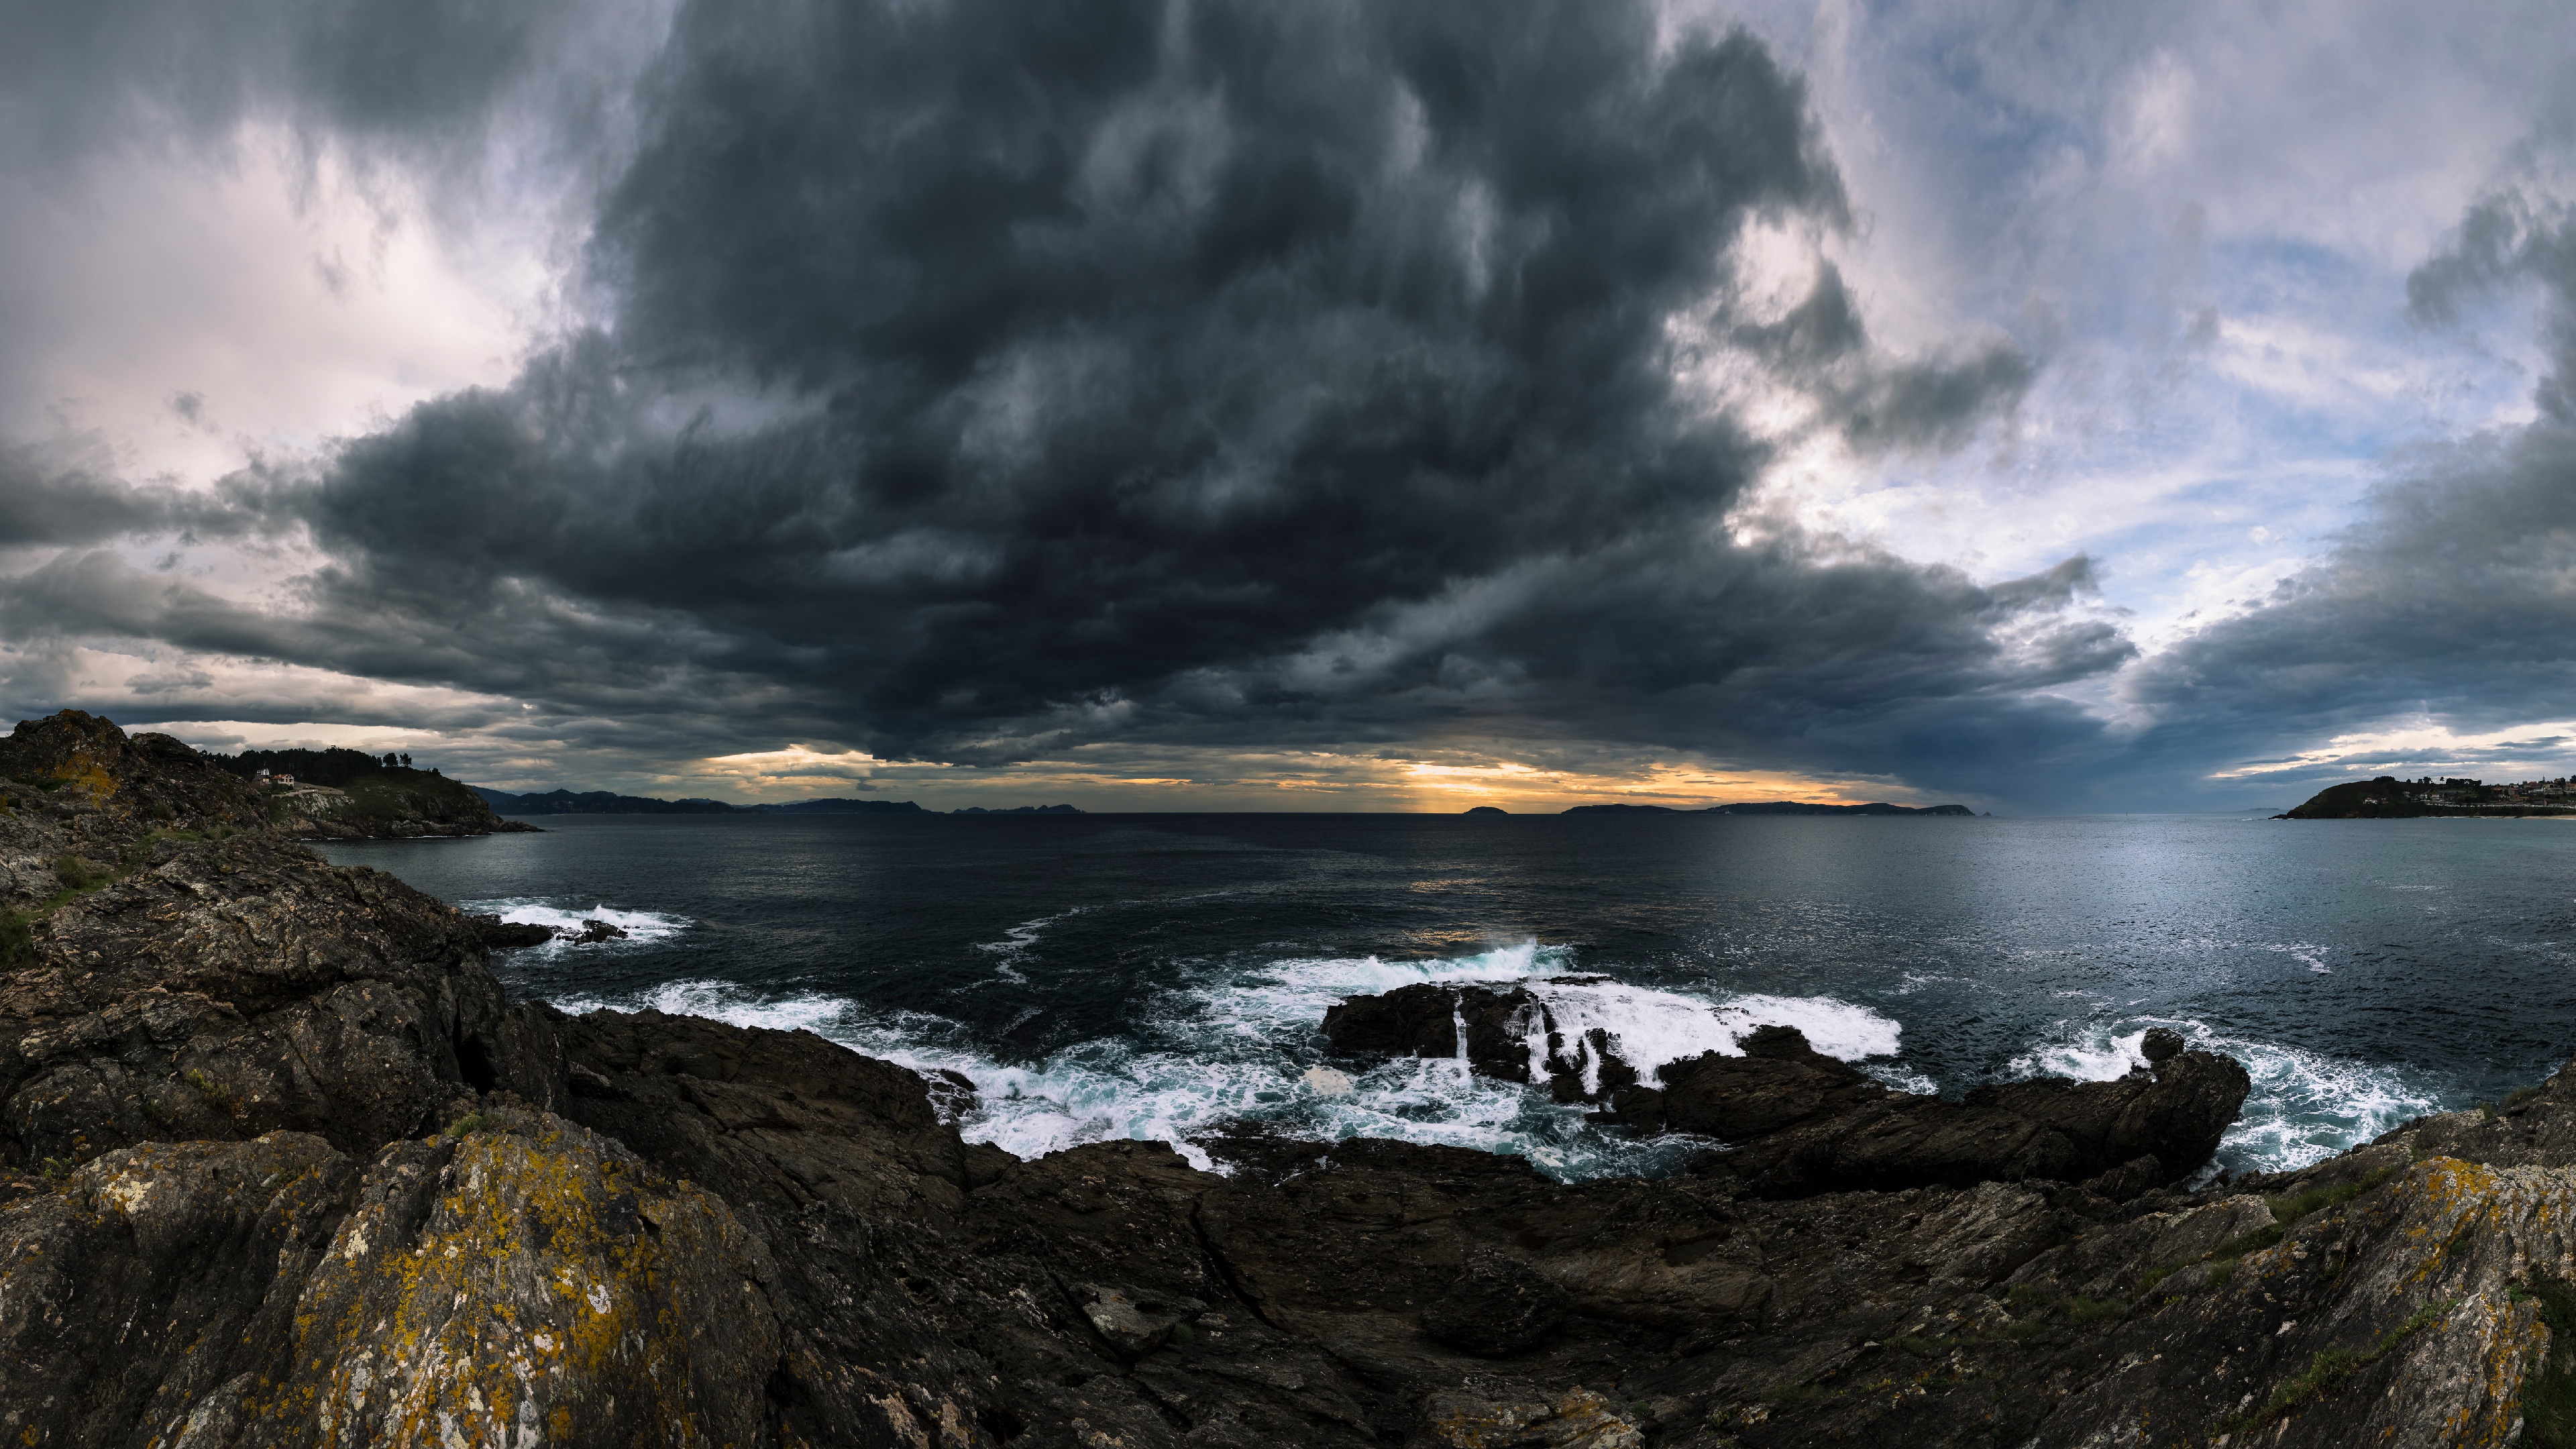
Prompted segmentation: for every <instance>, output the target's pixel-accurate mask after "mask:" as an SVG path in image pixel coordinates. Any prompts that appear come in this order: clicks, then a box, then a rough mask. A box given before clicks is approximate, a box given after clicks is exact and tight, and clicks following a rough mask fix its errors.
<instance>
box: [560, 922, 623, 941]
mask: <svg viewBox="0 0 2576 1449" xmlns="http://www.w3.org/2000/svg"><path fill="white" fill-rule="evenodd" d="M555 934H556V935H558V936H561V937H562V938H563V939H565V940H567V941H570V942H572V943H573V944H574V945H576V946H595V945H598V944H599V943H600V942H602V941H623V940H625V939H626V930H625V928H624V927H622V926H616V925H612V924H610V923H609V922H607V921H602V920H596V919H593V920H588V921H584V922H582V923H581V929H580V930H578V931H575V930H572V929H570V928H569V927H567V928H563V929H559V930H557V931H556V932H555Z"/></svg>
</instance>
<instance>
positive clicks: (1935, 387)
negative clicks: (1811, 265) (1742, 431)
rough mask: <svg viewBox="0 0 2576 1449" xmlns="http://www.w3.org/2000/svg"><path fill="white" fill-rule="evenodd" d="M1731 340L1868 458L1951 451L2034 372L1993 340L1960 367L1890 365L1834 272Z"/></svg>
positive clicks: (1821, 273) (2015, 398) (1935, 362)
mask: <svg viewBox="0 0 2576 1449" xmlns="http://www.w3.org/2000/svg"><path fill="white" fill-rule="evenodd" d="M1731 337H1732V340H1733V341H1734V342H1735V344H1736V345H1737V346H1739V347H1742V348H1744V349H1745V350H1747V351H1749V352H1752V353H1754V354H1755V355H1756V356H1759V357H1762V358H1764V359H1766V360H1767V361H1769V362H1770V363H1771V365H1772V366H1773V367H1774V368H1775V369H1776V370H1777V371H1778V372H1779V374H1780V375H1781V376H1782V377H1783V378H1784V379H1787V380H1791V381H1794V382H1796V383H1798V384H1799V385H1801V386H1802V387H1804V388H1805V389H1806V390H1807V391H1808V392H1809V393H1811V394H1812V395H1814V396H1815V397H1816V399H1817V400H1818V401H1819V402H1820V403H1822V404H1823V405H1824V409H1825V425H1826V426H1827V427H1829V428H1831V429H1832V430H1834V431H1836V432H1839V433H1840V434H1842V436H1843V437H1844V439H1845V440H1846V441H1848V442H1849V443H1851V444H1852V445H1853V446H1854V447H1856V448H1859V449H1861V450H1863V451H1865V452H1879V451H1886V450H1891V449H1903V448H1950V447H1956V446H1957V445H1958V444H1960V443H1962V442H1965V441H1966V440H1967V438H1968V437H1969V436H1970V435H1971V434H1973V433H1974V432H1975V430H1976V429H1977V427H1979V426H1980V425H1982V424H1983V423H1984V422H1985V421H1986V420H1988V419H1989V418H1991V417H1993V416H1994V415H1995V413H1996V412H1998V411H2000V410H2009V409H2010V408H2011V407H2013V406H2014V405H2015V404H2017V403H2019V402H2020V400H2021V398H2022V395H2023V394H2024V393H2025V392H2027V391H2028V390H2029V388H2030V384H2031V380H2032V378H2033V377H2034V376H2035V374H2036V368H2035V366H2034V364H2033V363H2032V361H2031V359H2030V358H2029V357H2028V356H2027V355H2026V354H2025V353H2023V351H2022V350H2021V349H2020V348H2019V347H2018V346H2016V345H2014V344H2013V343H2011V342H2009V341H2005V340H2001V339H1998V340H1996V341H1993V342H1990V343H1988V344H1987V345H1985V346H1984V347H1982V348H1978V349H1975V350H1973V351H1972V352H1970V353H1969V354H1968V355H1967V356H1965V357H1963V358H1935V359H1928V360H1916V361H1892V360H1890V359H1887V358H1884V357H1881V356H1878V355H1876V354H1875V353H1873V352H1872V351H1871V349H1870V346H1869V331H1868V328H1867V327H1866V326H1865V325H1864V324H1863V323H1862V321H1861V315H1860V307H1859V303H1858V301H1857V299H1855V298H1854V297H1853V296H1852V294H1851V289H1850V288H1849V287H1848V286H1846V285H1845V284H1844V282H1843V277H1842V272H1841V270H1840V269H1839V268H1837V267H1834V266H1832V265H1830V264H1829V265H1826V266H1823V267H1821V268H1819V269H1818V275H1817V278H1816V285H1815V287H1814V288H1813V289H1812V290H1811V291H1810V292H1809V293H1808V295H1807V296H1806V298H1805V299H1804V300H1802V301H1801V302H1800V303H1799V304H1798V305H1797V306H1795V307H1793V308H1791V309H1790V310H1789V311H1788V312H1787V313H1786V314H1785V315H1783V316H1781V317H1780V318H1779V319H1777V320H1776V321H1772V322H1767V323H1745V324H1739V325H1737V326H1736V327H1735V328H1734V329H1733V331H1732V333H1731Z"/></svg>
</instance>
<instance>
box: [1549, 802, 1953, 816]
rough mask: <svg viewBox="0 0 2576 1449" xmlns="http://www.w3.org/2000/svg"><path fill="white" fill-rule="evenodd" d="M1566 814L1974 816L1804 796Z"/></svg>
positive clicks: (1591, 808)
mask: <svg viewBox="0 0 2576 1449" xmlns="http://www.w3.org/2000/svg"><path fill="white" fill-rule="evenodd" d="M1563 813H1565V814H1567V815H1947V816H1974V815H1975V814H1976V813H1977V812H1976V811H1974V810H1971V809H1969V808H1968V807H1967V806H1965V805H1890V804H1887V803H1885V802H1884V801H1872V802H1870V803H1869V804H1867V805H1823V804H1817V803H1814V802H1811V801H1805V800H1763V801H1750V802H1746V803H1743V804H1736V805H1707V806H1702V807H1701V808H1699V809H1696V810H1693V809H1687V808H1683V807H1678V806H1672V805H1576V806H1574V807H1572V808H1570V809H1568V810H1566V811H1564V812H1563Z"/></svg>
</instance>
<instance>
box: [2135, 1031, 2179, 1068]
mask: <svg viewBox="0 0 2576 1449" xmlns="http://www.w3.org/2000/svg"><path fill="white" fill-rule="evenodd" d="M2183 1045H2184V1043H2183V1039H2182V1033H2181V1032H2178V1031H2176V1030H2174V1029H2173V1028H2172V1027H2169V1026H2151V1027H2149V1028H2147V1036H2146V1040H2145V1041H2144V1042H2142V1043H2141V1044H2140V1045H2139V1047H2138V1054H2139V1055H2141V1056H2143V1057H2145V1058H2146V1059H2147V1060H2148V1062H2149V1063H2155V1062H2160V1061H2163V1060H2164V1059H2165V1058H2167V1057H2176V1056H2180V1055H2182V1049H2183Z"/></svg>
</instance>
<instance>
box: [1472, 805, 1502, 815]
mask: <svg viewBox="0 0 2576 1449" xmlns="http://www.w3.org/2000/svg"><path fill="white" fill-rule="evenodd" d="M1465 813H1466V814H1469V815H1509V814H1511V813H1512V812H1510V811H1509V810H1506V809H1504V808H1503V807H1502V806H1500V805H1470V806H1468V807H1467V809H1466V811H1465Z"/></svg>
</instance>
